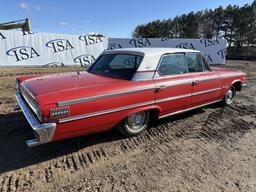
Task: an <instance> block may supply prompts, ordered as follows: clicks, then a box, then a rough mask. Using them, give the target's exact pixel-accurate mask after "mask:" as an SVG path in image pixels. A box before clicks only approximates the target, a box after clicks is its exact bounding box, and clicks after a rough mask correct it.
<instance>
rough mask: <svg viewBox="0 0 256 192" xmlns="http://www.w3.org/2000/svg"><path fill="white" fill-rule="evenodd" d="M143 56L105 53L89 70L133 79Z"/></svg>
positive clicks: (98, 73)
mask: <svg viewBox="0 0 256 192" xmlns="http://www.w3.org/2000/svg"><path fill="white" fill-rule="evenodd" d="M142 59H143V56H141V55H135V54H105V55H102V56H101V57H100V58H98V59H97V60H96V61H95V63H94V64H93V66H92V68H91V69H89V71H88V72H90V73H93V74H97V75H103V76H108V77H112V78H119V79H125V80H131V79H132V77H133V75H134V73H135V72H136V70H137V69H138V67H139V65H140V63H141V61H142Z"/></svg>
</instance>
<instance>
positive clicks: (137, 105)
mask: <svg viewBox="0 0 256 192" xmlns="http://www.w3.org/2000/svg"><path fill="white" fill-rule="evenodd" d="M220 89H221V88H214V89H209V90H206V91H200V92H196V93H194V94H184V95H179V96H173V97H168V98H164V99H158V100H156V101H155V100H152V101H148V102H144V103H137V104H134V105H128V106H125V107H118V108H114V109H109V110H104V111H99V112H94V113H88V114H83V115H77V116H72V117H66V118H62V119H59V123H66V122H69V121H74V120H79V119H85V118H89V117H95V116H98V115H105V114H109V113H114V112H118V111H123V110H127V109H132V108H136V107H142V106H146V105H151V104H155V103H161V102H166V101H172V100H177V99H181V98H185V97H190V96H192V95H199V94H204V93H209V92H213V91H216V90H220Z"/></svg>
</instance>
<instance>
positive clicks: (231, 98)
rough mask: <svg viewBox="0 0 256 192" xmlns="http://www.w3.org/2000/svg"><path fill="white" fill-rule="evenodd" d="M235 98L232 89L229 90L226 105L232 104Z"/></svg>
mask: <svg viewBox="0 0 256 192" xmlns="http://www.w3.org/2000/svg"><path fill="white" fill-rule="evenodd" d="M233 97H234V93H233V91H232V90H231V89H230V90H228V92H227V94H226V97H225V100H226V103H227V104H230V103H232V101H233Z"/></svg>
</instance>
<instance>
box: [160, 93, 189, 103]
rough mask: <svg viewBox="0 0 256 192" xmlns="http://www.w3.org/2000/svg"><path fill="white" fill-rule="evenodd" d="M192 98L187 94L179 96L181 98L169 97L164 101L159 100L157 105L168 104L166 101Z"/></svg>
mask: <svg viewBox="0 0 256 192" xmlns="http://www.w3.org/2000/svg"><path fill="white" fill-rule="evenodd" d="M190 96H191V94H185V95H179V96H174V97H167V98H164V99H157V100H156V103H162V102H166V101H172V100H177V99H182V98H185V97H190Z"/></svg>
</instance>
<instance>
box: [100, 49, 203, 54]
mask: <svg viewBox="0 0 256 192" xmlns="http://www.w3.org/2000/svg"><path fill="white" fill-rule="evenodd" d="M112 52H113V53H118V52H126V53H127V52H128V53H136V52H137V53H141V54H143V55H152V54H153V55H158V54H159V55H162V54H166V53H181V52H185V53H191V52H192V53H200V51H198V50H193V49H181V48H162V47H150V48H149V47H143V48H121V49H114V50H106V51H105V53H112Z"/></svg>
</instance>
